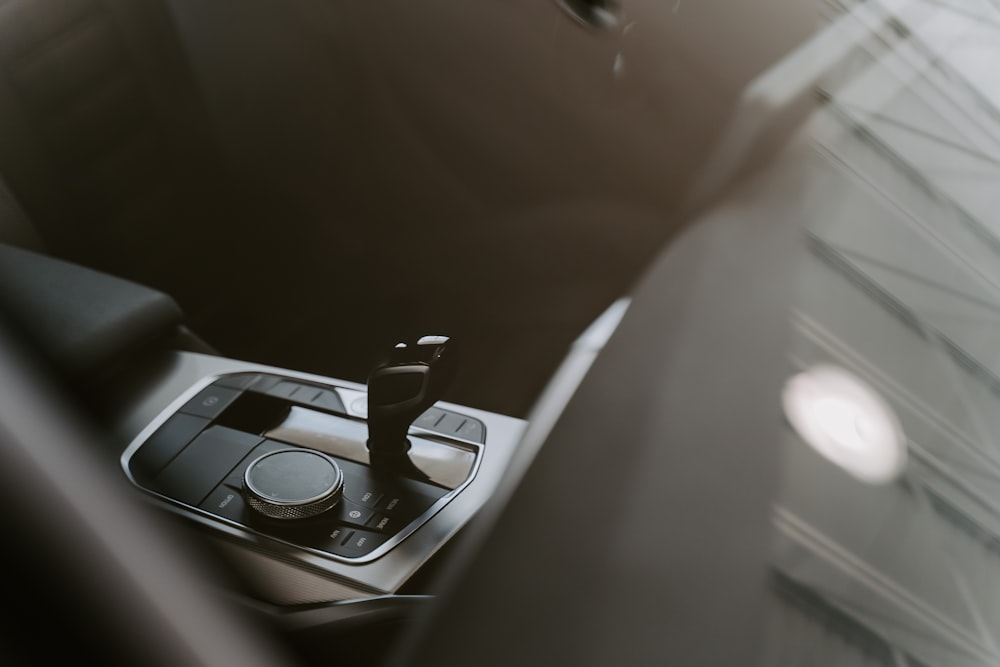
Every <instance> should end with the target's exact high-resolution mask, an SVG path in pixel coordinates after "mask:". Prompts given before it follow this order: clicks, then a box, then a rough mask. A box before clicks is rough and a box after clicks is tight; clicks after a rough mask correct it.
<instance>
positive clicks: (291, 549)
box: [121, 368, 483, 570]
mask: <svg viewBox="0 0 1000 667" xmlns="http://www.w3.org/2000/svg"><path fill="white" fill-rule="evenodd" d="M243 372H256V373H268V374H272V375H277V376H281V377H286V378H291V379H310V380H312V381H315V380H316V377H315V376H309V375H305V374H301V373H296V372H293V371H285V370H282V369H256V368H249V369H247V370H245V371H233V372H230V373H218V374H212V375H209V376H206V377H204V378H202V379H201V380H200V381H198V382H196V383H195V384H194V385H192V386H191V387H190V388H189V389H188V390H187V391H185V392H183V393H182V394H181V395H180V396H179V397H178V398H177V399H175V400H174V401H172V402H171V403H170V404H169V405H168V406H167V408H166V409H164V410H163V411H162V412H161V413H160V414H159V415H157V417H156V418H155V419H154V420H153V421H152V422H150V424H149V425H148V426H146V428H144V429H143V430H142V431H141V432H140V433H139V435H137V436H136V437H135V439H134V440H133V441H132V442H131V443H130V444H129V446H128V447H127V448H126V449H125V452H124V453H122V456H121V465H122V469H123V470H124V472H125V476H126V477H127V478H128V480H129V481H130V482H131V483H132V484H133V485H134V486H136V487H137V488H138V489H140V490H141V491H142V492H143V493H146V494H149V495H151V496H153V497H155V498H157V499H159V500H161V501H163V502H165V503H167V504H168V505H169V506H170V508H171V509H175V510H177V509H179V510H182V511H181V514H184V515H187V514H189V513H193V514H194V515H195V516H194V517H191V518H196V519H198V520H199V521H200V522H201V523H202V524H205V525H209V526H212V527H215V528H219V527H222V526H225V527H228V528H229V529H230V530H227V531H225V532H227V533H228V534H230V535H234V536H236V537H238V538H240V539H241V540H244V541H246V540H249V541H251V542H252V543H254V544H255V545H258V544H259V543H260V540H262V539H263V540H266V541H267V543H268V545H272V544H273V545H274V546H275V547H276V549H274V551H275V553H276V555H279V556H283V557H286V558H291V559H292V560H296V561H300V562H307V563H310V564H312V565H319V566H320V569H321V570H326V569H327V568H324V567H322V564H321V563H316V562H314V559H308V558H307V559H303V557H302V556H303V554H309V555H312V556H316V557H319V558H320V559H322V560H325V561H333V562H339V563H347V564H352V565H360V564H365V563H370V562H372V561H375V560H377V559H379V558H381V557H382V556H384V555H386V554H387V553H389V552H390V551H391V550H392V549H394V548H395V547H396V546H397V545H399V544H400V543H401V542H403V541H404V540H405V539H406V538H408V537H409V536H410V535H412V534H413V533H414V532H416V531H417V529H419V528H420V527H421V526H423V525H424V524H425V523H427V522H428V521H429V520H430V519H431V518H432V517H433V516H434V515H435V514H437V513H438V512H440V511H441V510H442V509H444V507H445V506H446V505H447V504H448V503H449V502H451V500H452V499H454V498H456V497H457V496H458V495H459V494H460V493H461V492H462V491H463V490H464V489H465V488H466V487H467V486H469V484H471V483H472V481H473V480H474V479H475V477H476V475H477V473H478V471H479V467H480V465H481V463H482V452H483V446H482V445H480V444H478V443H472V442H468V441H465V440H460V439H457V438H450V437H446V436H442V435H440V434H436V433H429V432H428V435H433V436H435V438H434V439H440V440H442V441H444V442H448V441H454V442H455V443H456V444H458V443H460V444H461V445H462V446H463V447H468V448H471V449H474V450H475V462H474V464H473V466H472V470H471V471H470V473H469V477H468V478H467V479H466V480H465V482H464V483H463V484H461V485H460V486H457V487H456V488H455V489H454V490H452V491H449V492H448V493H446V494H445V495H444V496H442V497H441V498H440V499H438V501H437V502H435V503H434V504H433V505H431V506H430V508H428V509H427V511H425V512H424V513H423V514H421V515H420V516H418V517H417V518H416V519H414V520H413V521H411V522H410V523H409V524H407V525H406V526H404V527H403V528H402V529H401V530H400V531H398V532H397V533H396V534H395V535H393V536H392V537H391V538H389V539H388V540H387V541H386V542H385V543H384V544H382V545H381V546H379V547H378V548H376V549H374V550H373V551H372V552H371V553H369V554H366V555H364V556H357V557H353V558H350V557H346V556H338V555H337V554H332V553H329V552H327V551H322V550H319V549H314V548H312V547H307V546H303V545H301V544H295V543H293V542H289V541H287V540H282V539H280V538H277V537H274V536H272V535H267V534H265V533H262V532H259V531H257V530H254V529H253V528H251V527H249V526H246V525H244V524H241V523H238V522H236V521H233V520H231V519H227V518H225V517H220V516H217V515H215V514H212V513H211V512H208V511H206V510H203V509H201V508H200V507H195V506H193V505H188V504H186V503H182V502H180V501H178V500H175V499H173V498H170V497H168V496H164V495H163V494H160V493H157V492H155V491H152V490H150V489H147V488H146V487H144V486H143V485H142V484H140V483H139V482H138V481H136V479H135V478H134V477H133V476H132V473H131V470H130V469H129V463H130V462H131V460H132V457H133V456H134V455H135V453H136V451H138V449H139V448H140V447H141V446H142V445H143V444H144V443H145V442H146V440H148V439H149V438H150V437H151V436H152V435H153V434H154V433H155V432H156V431H157V429H159V428H160V426H162V425H163V424H164V423H165V422H166V421H167V420H168V419H169V418H170V417H172V416H173V415H174V414H175V413H176V412H177V411H178V410H179V409H180V408H181V407H183V406H184V405H185V404H186V403H187V402H188V401H189V400H190V399H191V398H193V397H194V396H196V395H197V394H198V392H200V391H201V390H203V389H205V388H206V387H208V386H209V385H211V384H212V383H214V382H216V381H218V380H220V379H222V378H224V377H227V376H231V375H237V374H239V373H243ZM325 384H326V388H328V389H333V390H334V391H336V392H337V393H338V395H340V394H341V391H340V389H341V387H339V386H338V385H336V384H332V383H330V381H329V380H327V381H326V383H325ZM349 391H350V390H349ZM351 393H359V392H357V391H356V390H354V391H352V392H351ZM344 398H345V397H344V396H343V395H341V401H342V402H343V399H344ZM343 418H344V419H349V420H350V419H353V420H355V421H359V420H357V419H356V418H352V417H350V416H346V415H345V416H343ZM414 430H417V429H414ZM419 430H420V431H423V429H419ZM413 435H414V434H413V433H412V432H411V437H413ZM232 529H235V530H232ZM457 529H458V526H456V527H455V530H457ZM452 532H453V531H452Z"/></svg>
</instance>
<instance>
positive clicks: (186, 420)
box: [121, 336, 523, 604]
mask: <svg viewBox="0 0 1000 667" xmlns="http://www.w3.org/2000/svg"><path fill="white" fill-rule="evenodd" d="M453 347H454V344H453V343H452V342H451V341H449V340H448V339H447V338H445V337H439V336H426V337H423V338H420V339H417V340H415V341H410V342H406V343H400V344H399V345H397V346H396V347H395V348H393V349H392V350H391V352H390V353H389V354H388V355H387V358H386V360H385V361H384V362H382V363H381V364H379V365H378V366H377V367H376V368H375V369H374V370H373V371H372V373H371V375H370V377H369V382H368V384H367V386H362V385H357V384H354V383H349V382H344V381H339V380H333V379H329V378H322V377H318V376H314V375H308V374H303V373H296V372H292V371H287V370H282V369H275V368H269V367H266V366H261V365H256V364H247V363H243V362H238V361H233V360H228V359H222V358H218V357H212V356H207V355H200V354H192V353H177V356H176V357H175V358H174V359H173V360H172V362H171V364H172V365H171V368H170V369H169V371H168V373H167V375H168V376H169V378H170V380H169V381H168V382H166V383H160V384H159V386H158V389H157V391H156V392H152V393H149V392H146V394H145V395H146V398H145V399H144V401H143V402H142V404H140V405H137V406H135V411H134V412H135V414H134V416H133V420H134V421H141V420H143V419H146V418H147V416H148V415H149V414H150V413H151V412H153V411H156V414H155V416H152V417H150V418H149V421H148V423H147V424H146V425H145V426H144V427H143V428H141V429H140V430H139V431H138V433H137V434H136V435H135V437H134V438H132V441H131V445H130V446H129V447H128V448H127V449H126V450H125V452H124V453H123V455H122V457H121V462H122V466H123V468H124V470H125V473H126V475H127V476H128V478H129V479H130V480H131V481H132V482H133V483H134V484H135V485H136V486H138V487H139V488H140V489H142V491H143V492H145V494H146V495H147V497H149V498H150V499H151V500H153V502H155V503H157V504H159V505H161V506H163V507H165V508H167V509H169V510H170V511H172V512H174V513H176V514H179V515H181V516H183V517H186V518H187V519H189V520H190V521H191V525H194V526H197V527H198V528H200V529H203V530H205V531H207V532H208V534H209V535H210V536H211V537H212V538H213V539H214V540H216V541H217V542H218V543H219V544H221V545H222V546H223V548H224V549H226V550H227V551H228V553H229V554H230V555H232V556H233V558H234V560H235V561H236V562H237V563H238V564H239V566H241V567H244V568H247V569H249V570H251V574H252V578H253V580H254V581H255V582H257V583H258V584H259V586H260V590H258V591H256V593H257V594H258V595H259V596H260V597H262V598H263V599H265V600H267V601H269V602H273V603H276V604H291V603H306V602H326V601H336V600H344V599H350V598H354V597H363V596H371V595H373V594H374V595H378V594H383V593H391V592H395V591H396V590H398V588H399V587H400V586H401V585H402V584H403V583H405V582H406V580H407V579H409V578H410V577H411V576H412V575H413V574H414V573H415V572H416V571H417V569H418V568H419V567H420V566H421V565H422V564H423V563H424V562H426V560H427V559H428V558H429V557H430V556H431V555H433V554H434V552H436V551H437V550H438V549H440V548H441V547H442V546H443V545H444V543H445V542H446V541H447V540H448V538H450V537H451V536H452V535H453V534H454V533H455V532H456V531H458V529H459V528H461V526H462V525H464V524H465V523H466V522H467V521H468V519H469V518H471V516H472V515H473V514H474V513H475V512H476V511H477V510H478V509H479V508H480V507H481V506H482V504H483V502H485V500H486V499H487V498H488V497H489V496H490V494H491V492H492V490H493V489H494V488H495V487H496V485H497V483H498V482H499V481H500V479H501V477H502V475H503V471H504V469H505V468H506V467H507V465H508V463H509V460H510V459H511V457H512V455H513V453H514V449H515V446H516V444H517V442H518V440H519V439H520V436H521V431H522V428H523V422H521V421H520V420H517V419H512V418H509V417H504V416H502V415H496V414H492V413H486V412H483V411H479V410H475V409H471V408H464V407H460V406H453V405H450V404H446V403H441V402H439V401H438V399H439V398H440V396H441V394H442V393H443V391H444V389H445V387H446V386H447V384H448V381H449V380H450V377H451V375H452V374H453V373H454V366H455V362H454V356H455V355H454V349H453ZM185 384H186V386H185V387H184V388H183V389H182V390H180V391H177V388H178V386H180V385H185ZM172 392H176V393H173V396H174V398H173V400H170V401H169V403H167V404H165V405H164V404H163V401H164V398H165V397H169V396H170V395H171V393H172Z"/></svg>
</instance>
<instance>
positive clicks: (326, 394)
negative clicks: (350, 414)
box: [306, 387, 346, 412]
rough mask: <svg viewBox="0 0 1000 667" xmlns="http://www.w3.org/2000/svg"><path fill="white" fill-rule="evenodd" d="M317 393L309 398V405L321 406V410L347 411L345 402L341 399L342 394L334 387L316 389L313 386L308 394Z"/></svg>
mask: <svg viewBox="0 0 1000 667" xmlns="http://www.w3.org/2000/svg"><path fill="white" fill-rule="evenodd" d="M313 393H315V395H314V396H313V397H312V398H310V399H309V402H308V404H307V405H311V406H313V407H317V408H320V409H321V410H331V411H333V412H346V410H345V409H344V403H343V401H341V400H340V396H338V395H337V392H335V391H333V390H332V389H316V388H315V387H311V388H310V391H309V393H308V394H306V395H307V396H309V395H310V394H313Z"/></svg>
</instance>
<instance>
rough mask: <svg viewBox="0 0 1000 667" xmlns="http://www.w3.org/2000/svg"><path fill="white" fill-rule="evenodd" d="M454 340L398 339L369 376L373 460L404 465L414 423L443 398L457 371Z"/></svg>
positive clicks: (378, 464)
mask: <svg viewBox="0 0 1000 667" xmlns="http://www.w3.org/2000/svg"><path fill="white" fill-rule="evenodd" d="M455 356H456V349H455V342H454V341H452V340H451V339H450V338H448V337H447V336H423V337H421V338H419V339H418V340H416V341H415V342H402V343H397V344H396V346H395V347H394V348H393V349H392V352H391V353H390V355H389V358H388V359H387V360H386V361H384V362H382V363H380V364H378V365H377V366H375V368H374V369H373V370H372V372H371V373H370V374H369V376H368V452H369V455H370V457H371V462H372V465H375V466H387V467H399V466H403V467H406V464H407V463H409V461H408V459H407V458H406V452H407V451H408V450H409V449H410V442H409V440H407V439H406V434H407V432H408V431H409V429H410V424H412V423H413V421H414V420H415V419H416V418H417V417H419V416H420V415H421V414H423V413H424V411H425V410H427V408H429V407H431V406H432V405H433V404H434V403H436V402H437V401H438V399H440V398H441V396H442V395H443V394H444V391H445V389H447V387H448V385H449V384H450V383H451V380H452V378H453V377H454V376H455V369H456V366H457V364H456V363H455Z"/></svg>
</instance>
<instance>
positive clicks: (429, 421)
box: [413, 408, 448, 431]
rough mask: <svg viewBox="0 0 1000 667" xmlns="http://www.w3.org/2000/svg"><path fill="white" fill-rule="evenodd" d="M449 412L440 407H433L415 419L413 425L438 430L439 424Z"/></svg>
mask: <svg viewBox="0 0 1000 667" xmlns="http://www.w3.org/2000/svg"><path fill="white" fill-rule="evenodd" d="M447 414H448V413H447V412H445V411H444V410H441V409H439V408H431V409H430V410H427V411H426V412H424V414H422V415H420V416H419V417H417V418H416V420H414V422H413V425H414V426H419V427H420V428H425V429H427V430H428V431H436V430H437V426H438V424H439V423H441V420H443V419H444V418H445V416H446V415H447Z"/></svg>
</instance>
